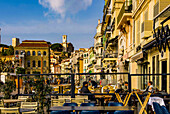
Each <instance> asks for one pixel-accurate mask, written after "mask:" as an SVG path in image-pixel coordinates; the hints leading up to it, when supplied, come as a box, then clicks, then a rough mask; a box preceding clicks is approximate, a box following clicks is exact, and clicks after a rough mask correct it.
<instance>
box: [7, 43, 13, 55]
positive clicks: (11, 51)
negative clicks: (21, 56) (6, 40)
mask: <svg viewBox="0 0 170 114" xmlns="http://www.w3.org/2000/svg"><path fill="white" fill-rule="evenodd" d="M5 52H6V54H7V55H14V48H13V46H11V45H10V46H9V48H8V49H7V50H5Z"/></svg>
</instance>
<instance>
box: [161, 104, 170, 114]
mask: <svg viewBox="0 0 170 114" xmlns="http://www.w3.org/2000/svg"><path fill="white" fill-rule="evenodd" d="M161 110H162V112H163V114H170V112H169V111H168V110H167V109H166V107H165V106H161Z"/></svg>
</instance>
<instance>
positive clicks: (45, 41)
mask: <svg viewBox="0 0 170 114" xmlns="http://www.w3.org/2000/svg"><path fill="white" fill-rule="evenodd" d="M22 42H46V41H44V40H24V41H22Z"/></svg>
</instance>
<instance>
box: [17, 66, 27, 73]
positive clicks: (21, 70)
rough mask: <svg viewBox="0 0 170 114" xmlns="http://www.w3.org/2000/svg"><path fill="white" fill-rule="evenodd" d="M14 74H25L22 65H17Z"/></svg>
mask: <svg viewBox="0 0 170 114" xmlns="http://www.w3.org/2000/svg"><path fill="white" fill-rule="evenodd" d="M16 74H25V69H24V68H22V67H18V68H17V72H16Z"/></svg>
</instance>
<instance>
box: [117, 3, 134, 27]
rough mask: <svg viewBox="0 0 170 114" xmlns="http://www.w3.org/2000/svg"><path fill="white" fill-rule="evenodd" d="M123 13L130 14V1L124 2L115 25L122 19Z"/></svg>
mask: <svg viewBox="0 0 170 114" xmlns="http://www.w3.org/2000/svg"><path fill="white" fill-rule="evenodd" d="M124 13H132V1H131V0H130V1H125V2H124V4H123V6H122V8H121V10H120V12H119V15H118V16H117V25H118V24H119V22H120V20H121V19H122V17H123V14H124Z"/></svg>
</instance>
